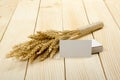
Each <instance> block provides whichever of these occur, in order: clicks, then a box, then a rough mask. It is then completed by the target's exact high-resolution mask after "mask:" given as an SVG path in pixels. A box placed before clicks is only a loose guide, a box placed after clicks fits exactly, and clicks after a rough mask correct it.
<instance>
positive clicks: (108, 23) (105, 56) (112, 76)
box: [84, 0, 120, 80]
mask: <svg viewBox="0 0 120 80" xmlns="http://www.w3.org/2000/svg"><path fill="white" fill-rule="evenodd" d="M84 3H85V5H86V11H87V15H88V19H89V21H90V23H93V22H95V21H103V22H104V25H105V27H104V29H103V30H101V31H97V32H94V36H95V39H96V40H98V41H99V42H101V43H102V44H103V45H104V51H103V52H102V53H101V54H99V56H100V58H101V61H102V65H103V68H104V72H105V75H106V79H107V80H119V79H120V74H119V73H120V68H119V67H120V58H119V57H120V54H119V53H120V49H119V48H120V44H119V41H120V30H119V28H118V26H117V24H116V23H115V21H114V19H113V17H112V16H111V14H110V13H109V10H108V9H107V8H106V6H105V4H104V2H103V1H102V0H92V1H90V0H84ZM93 4H94V5H93Z"/></svg>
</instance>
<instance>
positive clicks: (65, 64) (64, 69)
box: [61, 0, 66, 80]
mask: <svg viewBox="0 0 120 80" xmlns="http://www.w3.org/2000/svg"><path fill="white" fill-rule="evenodd" d="M61 17H62V31H63V30H64V27H63V0H62V7H61ZM64 80H66V61H65V58H64Z"/></svg>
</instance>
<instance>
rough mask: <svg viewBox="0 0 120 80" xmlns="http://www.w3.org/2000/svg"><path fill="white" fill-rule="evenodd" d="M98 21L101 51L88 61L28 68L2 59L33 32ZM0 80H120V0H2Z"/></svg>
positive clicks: (53, 61) (59, 60)
mask: <svg viewBox="0 0 120 80" xmlns="http://www.w3.org/2000/svg"><path fill="white" fill-rule="evenodd" d="M97 21H102V22H103V23H104V25H105V26H104V28H103V29H101V30H99V31H96V32H94V33H92V34H89V35H87V36H85V37H82V38H81V39H92V38H94V39H96V40H97V41H99V42H101V43H102V44H103V46H104V51H103V52H101V53H99V54H94V55H92V57H90V58H77V59H72V58H69V59H68V58H65V59H63V58H57V57H55V58H54V59H47V60H45V61H43V62H35V63H34V64H30V63H29V62H28V61H25V62H20V61H18V60H16V59H13V58H10V59H7V58H5V56H6V54H7V53H8V52H9V51H10V50H11V47H12V46H13V45H15V44H18V43H21V42H23V41H26V40H28V38H27V36H28V35H30V34H33V33H35V32H36V31H40V30H41V31H45V30H50V29H52V30H60V31H62V30H73V29H78V28H80V27H82V26H84V25H88V24H91V23H94V22H97ZM0 80H120V0H0Z"/></svg>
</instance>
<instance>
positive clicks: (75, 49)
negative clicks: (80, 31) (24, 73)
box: [60, 40, 92, 58]
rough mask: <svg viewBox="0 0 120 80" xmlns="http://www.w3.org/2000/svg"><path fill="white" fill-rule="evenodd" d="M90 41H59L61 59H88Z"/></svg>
mask: <svg viewBox="0 0 120 80" xmlns="http://www.w3.org/2000/svg"><path fill="white" fill-rule="evenodd" d="M91 46H92V41H91V40H60V56H61V57H68V58H69V57H89V56H91V52H92V51H91Z"/></svg>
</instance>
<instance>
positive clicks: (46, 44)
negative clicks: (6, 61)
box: [7, 22, 103, 62]
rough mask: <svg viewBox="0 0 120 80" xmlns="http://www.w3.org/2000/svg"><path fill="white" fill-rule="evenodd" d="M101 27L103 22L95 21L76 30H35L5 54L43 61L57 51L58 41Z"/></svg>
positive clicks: (23, 59)
mask: <svg viewBox="0 0 120 80" xmlns="http://www.w3.org/2000/svg"><path fill="white" fill-rule="evenodd" d="M102 27H103V23H101V22H99V23H95V24H92V25H88V26H85V27H83V28H82V29H80V30H79V29H77V30H65V31H54V30H50V31H46V32H37V33H36V34H34V35H30V36H29V38H30V39H31V40H30V41H27V42H24V43H21V44H18V45H16V46H14V47H13V50H12V51H11V52H10V53H9V54H7V57H8V58H9V57H16V58H17V59H19V60H21V61H25V60H28V59H29V60H30V62H33V61H34V60H36V59H38V60H39V61H43V60H45V59H46V58H48V57H51V58H52V57H53V56H54V55H55V54H57V52H58V51H59V41H60V40H67V39H73V40H74V39H77V38H80V37H82V36H84V35H87V34H89V33H91V32H94V31H96V30H98V29H101V28H102Z"/></svg>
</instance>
